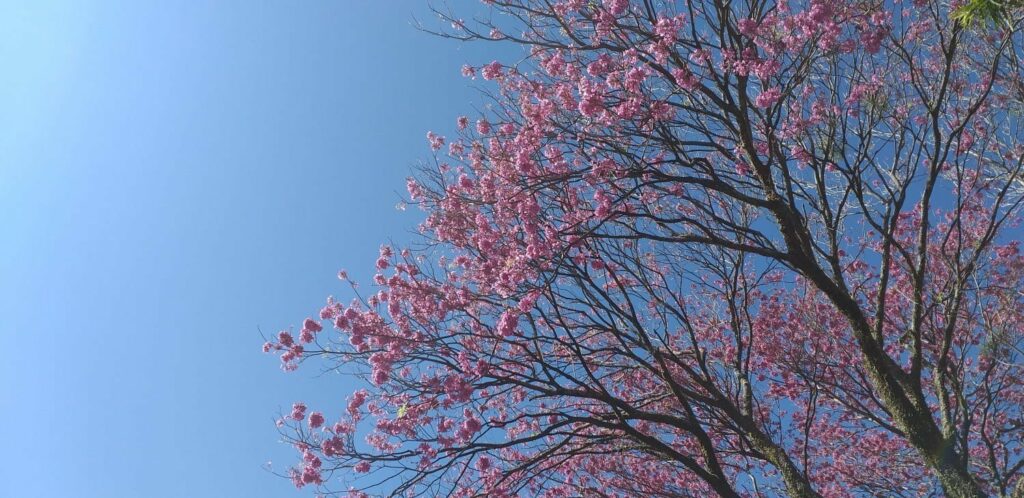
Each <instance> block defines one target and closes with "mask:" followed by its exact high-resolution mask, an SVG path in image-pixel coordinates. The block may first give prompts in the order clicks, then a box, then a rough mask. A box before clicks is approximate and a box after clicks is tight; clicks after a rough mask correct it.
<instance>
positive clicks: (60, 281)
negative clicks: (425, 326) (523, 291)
mask: <svg viewBox="0 0 1024 498" xmlns="http://www.w3.org/2000/svg"><path fill="white" fill-rule="evenodd" d="M146 3H147V4H148V5H144V3H143V2H127V1H126V2H121V3H117V2H86V1H69V2H66V3H50V2H17V1H11V2H6V3H4V2H0V242H2V243H0V340H2V344H3V348H4V359H3V361H0V414H2V417H3V418H2V420H0V441H2V444H0V496H3V497H18V498H23V497H24V498H32V497H69V496H74V497H80V498H91V497H134V496H148V497H227V496H246V497H264V496H275V497H280V496H308V495H309V491H308V490H306V491H303V492H299V491H296V490H295V489H294V488H292V486H291V484H290V483H289V482H287V481H285V480H282V479H278V478H276V477H273V476H272V475H270V474H268V473H267V472H266V471H264V470H263V469H262V468H261V465H263V464H264V463H265V462H267V461H268V460H272V461H273V462H274V466H275V467H276V468H278V469H283V468H284V467H286V466H287V465H289V464H291V463H292V462H293V461H294V459H295V458H296V456H295V454H294V452H293V451H292V450H291V449H289V448H286V447H284V446H283V445H281V444H279V443H277V442H276V441H277V438H278V436H277V432H276V429H275V427H274V424H273V418H274V416H275V415H276V413H277V412H278V410H286V409H287V407H289V406H290V404H291V403H292V402H293V401H296V400H300V399H301V400H305V401H308V402H309V403H310V405H311V406H313V405H315V406H317V407H323V408H329V407H330V406H331V404H335V405H336V406H337V407H338V409H339V410H340V409H341V407H342V406H343V404H344V398H345V396H346V395H347V394H348V393H349V391H350V389H351V385H352V382H353V380H351V379H346V378H343V377H340V376H327V377H319V378H318V377H317V376H316V375H315V374H316V373H317V372H316V371H315V370H314V369H306V370H303V369H300V370H299V371H298V372H295V373H291V374H285V373H283V372H281V371H280V369H279V368H278V363H277V360H276V358H274V357H271V356H265V355H263V354H262V353H261V352H260V346H261V344H262V339H261V337H260V333H259V330H263V331H264V332H266V333H268V334H270V333H274V332H276V331H277V330H279V329H282V328H286V327H288V326H290V325H294V324H299V323H300V322H301V320H302V319H303V318H304V317H305V316H307V315H310V314H312V313H314V312H315V311H316V310H317V309H318V308H319V306H320V304H321V303H322V302H323V300H324V298H325V297H326V296H327V295H328V294H332V293H335V294H337V295H339V297H345V298H347V295H346V294H345V293H344V288H343V286H342V285H341V283H340V282H338V281H337V279H336V278H335V274H336V272H337V271H338V270H339V269H341V268H348V269H349V270H350V272H351V273H352V274H353V275H354V276H356V277H359V276H364V277H365V276H366V275H368V272H367V271H365V270H369V269H370V268H371V265H372V263H373V261H374V259H375V258H376V253H377V248H378V245H379V244H380V243H381V242H383V241H386V240H388V239H389V238H391V239H397V240H402V239H403V238H405V237H407V235H405V234H407V233H408V232H409V231H410V230H411V229H412V228H413V227H414V226H415V224H416V223H417V222H418V220H419V218H420V215H419V213H417V212H416V211H414V210H410V211H406V212H400V211H398V210H396V209H395V205H396V203H397V202H398V201H399V194H400V193H401V191H402V190H403V189H404V178H405V177H406V176H407V175H408V174H409V172H410V169H411V168H412V167H413V166H414V165H415V164H416V162H417V161H419V160H422V159H424V158H426V157H427V156H428V152H429V151H428V149H427V146H426V141H425V138H424V135H425V133H426V131H427V130H429V129H433V130H437V131H439V132H446V131H449V132H450V131H451V129H452V128H453V127H454V126H453V125H454V120H455V117H456V116H457V115H459V114H471V111H472V103H473V102H479V101H480V100H481V99H479V98H477V97H476V92H475V90H473V89H472V88H471V84H472V83H471V82H469V81H467V80H465V79H463V78H462V77H461V76H460V75H459V68H460V67H461V65H462V64H463V63H465V62H470V63H477V64H479V63H481V62H488V61H489V60H490V59H492V58H493V56H491V55H489V54H490V53H492V51H493V49H494V47H488V46H483V45H479V44H477V45H466V44H459V43H457V42H453V41H446V40H442V39H438V38H433V37H431V36H429V35H426V34H423V33H421V32H418V31H416V30H415V29H413V28H412V27H411V26H410V20H411V19H412V17H413V16H414V15H416V16H418V17H426V15H427V13H426V9H425V4H424V3H423V2H393V3H388V4H387V6H386V7H381V5H382V4H383V2H381V3H378V2H369V1H365V2H354V1H352V2H349V1H345V2H341V1H335V2H326V1H324V2H285V1H281V2H275V3H269V2H241V1H239V2H185V1H181V2H146ZM457 3H458V2H457ZM375 6H376V7H375Z"/></svg>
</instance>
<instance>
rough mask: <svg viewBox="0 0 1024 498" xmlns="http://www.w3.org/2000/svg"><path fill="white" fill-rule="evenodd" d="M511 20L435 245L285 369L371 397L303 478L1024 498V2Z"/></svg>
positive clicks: (626, 8) (450, 146) (350, 483)
mask: <svg viewBox="0 0 1024 498" xmlns="http://www.w3.org/2000/svg"><path fill="white" fill-rule="evenodd" d="M485 3H486V4H488V6H489V7H490V9H492V12H493V15H492V16H491V17H488V18H484V19H477V20H472V21H467V20H463V19H460V18H459V17H458V16H457V15H456V14H454V13H450V12H447V11H441V10H438V11H437V12H438V13H439V15H441V16H442V17H443V18H444V19H445V20H446V22H449V23H451V25H452V29H451V30H449V31H445V32H442V33H440V34H441V35H442V36H447V37H451V38H456V39H462V40H480V41H483V40H491V41H496V42H503V43H513V44H519V45H522V46H523V47H525V48H526V50H527V51H528V53H527V57H526V58H525V59H524V60H522V61H519V62H518V63H513V62H511V61H504V62H502V61H494V62H490V63H487V64H484V65H482V66H472V65H467V66H466V67H465V68H464V69H463V73H464V74H465V75H466V76H467V77H472V78H477V77H479V78H482V79H484V80H486V81H487V82H488V84H489V85H491V86H490V87H489V88H492V89H493V92H492V93H490V94H489V95H488V97H489V98H490V99H491V101H492V105H491V106H490V107H489V110H488V111H487V112H486V113H484V114H481V115H479V116H474V117H472V118H470V117H468V116H463V117H459V118H458V119H457V120H456V125H457V129H458V133H457V135H456V136H453V137H444V136H441V135H440V134H436V133H429V134H428V136H427V138H428V144H429V146H430V148H431V149H432V150H433V151H434V153H435V157H436V162H435V166H434V167H430V168H425V169H424V170H423V171H421V172H420V174H419V175H417V176H416V177H414V178H410V180H409V182H408V185H407V187H408V191H409V198H410V201H411V202H413V203H416V204H418V205H419V206H420V207H422V208H423V210H424V211H425V212H426V220H425V221H424V222H423V224H422V226H421V232H422V235H423V240H424V242H425V243H424V244H422V245H421V246H420V247H418V248H412V249H393V248H391V247H389V246H384V247H382V248H381V250H380V257H379V259H378V260H377V262H376V270H377V271H376V274H375V276H374V282H373V283H374V286H375V287H374V288H373V291H372V293H371V294H368V295H365V294H360V293H358V292H354V295H355V298H354V299H353V300H352V301H351V302H348V303H345V302H341V301H336V300H334V299H333V298H332V299H329V300H328V302H327V304H326V306H325V307H324V308H323V309H322V310H321V311H320V313H319V317H318V319H313V318H311V319H307V320H305V322H304V323H303V327H302V330H301V332H300V333H299V334H298V337H294V336H293V335H292V334H291V333H290V332H282V333H281V334H280V335H279V336H278V337H277V338H276V339H275V340H274V341H272V342H270V343H268V344H267V345H266V346H265V350H267V351H276V352H279V353H280V355H281V360H282V361H283V365H284V367H285V369H286V370H291V369H294V368H296V367H297V366H298V365H299V363H300V362H303V361H304V360H308V359H312V358H314V357H315V358H317V359H319V360H321V361H324V362H326V363H325V365H326V366H327V367H328V368H343V367H344V368H346V369H349V368H354V369H355V370H356V371H358V372H361V373H363V374H365V378H366V380H367V381H368V382H367V385H366V387H365V389H361V390H359V391H357V392H355V393H352V394H351V395H350V396H349V398H348V403H347V406H340V407H324V408H323V412H319V411H318V412H312V413H309V414H307V408H306V406H305V405H303V404H301V403H299V404H296V405H295V407H294V409H293V411H292V412H291V413H290V414H288V415H287V416H286V417H284V418H283V419H282V422H281V424H282V428H283V433H284V434H285V435H286V436H287V437H288V438H289V440H290V441H291V442H292V443H293V444H294V445H295V446H296V448H297V449H298V450H299V451H300V453H301V454H302V460H301V462H300V463H299V464H298V465H297V466H296V467H295V468H294V469H293V470H292V474H291V477H292V479H293V480H294V481H295V483H296V484H297V485H298V486H305V485H313V486H316V487H318V488H319V489H320V490H321V492H323V493H329V494H335V493H340V494H345V493H348V494H349V495H351V496H366V495H369V494H396V495H400V494H404V495H412V496H420V495H429V496H434V495H452V496H493V497H503V496H506V497H509V496H551V497H570V496H586V497H612V496H616V497H629V496H679V497H684V496H709V495H718V496H728V497H739V496H744V497H746V496H750V497H755V496H780V495H786V496H798V497H842V496H935V495H944V496H956V497H967V496H970V497H975V496H1013V497H1020V496H1024V478H1022V475H1024V455H1022V451H1024V411H1022V409H1021V407H1022V406H1024V380H1022V379H1024V351H1022V344H1024V340H1022V330H1021V325H1020V324H1022V323H1024V254H1021V250H1020V247H1019V240H1017V239H1019V234H1020V231H1019V225H1018V223H1019V207H1020V204H1021V202H1022V193H1024V183H1022V179H1021V173H1022V165H1024V133H1022V128H1021V126H1022V122H1021V113H1022V111H1024V83H1022V81H1024V78H1022V77H1024V73H1022V68H1021V66H1020V61H1021V56H1022V55H1024V53H1022V48H1021V43H1022V42H1024V40H1022V36H1021V30H1020V23H1021V15H1022V12H1021V11H1020V8H1019V6H1013V5H1008V6H1006V7H1005V8H1002V10H999V11H998V13H999V16H998V18H996V19H989V20H982V21H979V22H974V23H968V22H966V20H965V19H964V18H963V16H959V15H958V12H960V11H959V10H957V9H960V8H962V6H961V5H960V4H957V3H956V2H953V3H949V2H945V1H929V0H914V1H908V2H889V1H885V2H883V1H861V0H857V1H838V2H836V1H825V0H810V1H761V0H742V1H732V2H727V1H719V0H691V1H688V2H661V1H643V2H628V1H626V0H605V1H603V2H585V1H582V0H563V1H555V2H551V1H534V0H508V1H487V2H485ZM343 277H344V276H343ZM353 290H355V289H354V288H353ZM323 323H326V324H329V325H330V326H331V327H332V329H331V330H330V331H324V329H323V325H322V324H323Z"/></svg>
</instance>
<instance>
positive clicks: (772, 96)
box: [754, 87, 782, 109]
mask: <svg viewBox="0 0 1024 498" xmlns="http://www.w3.org/2000/svg"><path fill="white" fill-rule="evenodd" d="M781 97H782V90H780V89H779V87H772V88H769V89H768V90H765V91H763V92H761V93H760V94H759V95H758V96H757V98H755V99H754V105H756V106H757V107H760V108H762V109H763V108H766V107H771V106H772V105H773V104H775V103H776V102H778V101H779V99H780V98H781Z"/></svg>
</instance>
